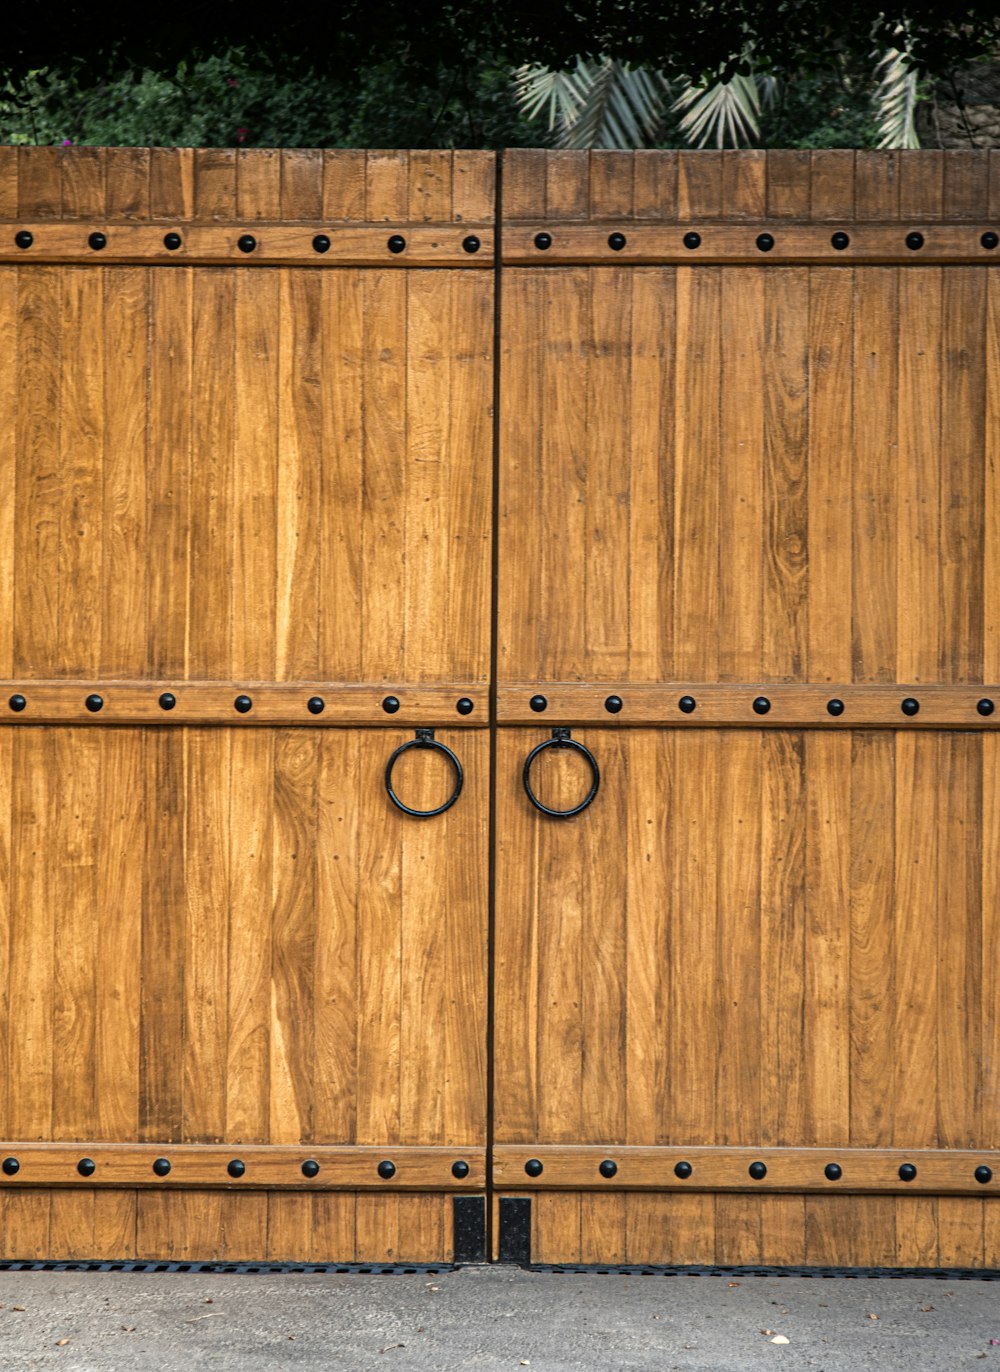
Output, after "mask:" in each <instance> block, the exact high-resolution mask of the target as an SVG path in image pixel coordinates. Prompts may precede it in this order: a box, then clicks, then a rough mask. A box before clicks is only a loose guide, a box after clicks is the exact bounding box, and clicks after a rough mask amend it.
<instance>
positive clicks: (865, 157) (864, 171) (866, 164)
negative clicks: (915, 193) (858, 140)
mask: <svg viewBox="0 0 1000 1372" xmlns="http://www.w3.org/2000/svg"><path fill="white" fill-rule="evenodd" d="M899 163H900V154H899V153H897V152H874V151H870V150H868V149H861V150H859V151H858V152H856V153H855V154H854V179H855V193H854V196H855V198H854V213H855V215H856V216H857V218H858V219H882V220H886V219H890V220H891V219H898V217H899Z"/></svg>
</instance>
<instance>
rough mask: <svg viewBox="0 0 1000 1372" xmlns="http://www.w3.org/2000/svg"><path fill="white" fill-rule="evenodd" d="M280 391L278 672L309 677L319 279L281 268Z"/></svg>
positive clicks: (314, 631)
mask: <svg viewBox="0 0 1000 1372" xmlns="http://www.w3.org/2000/svg"><path fill="white" fill-rule="evenodd" d="M278 356H279V390H278V468H277V554H276V556H277V565H276V573H277V604H276V624H275V675H276V677H277V679H278V680H279V681H287V680H293V681H294V680H296V679H299V680H301V679H302V678H305V679H307V680H308V679H309V678H310V677H314V676H315V675H316V671H317V667H318V655H319V644H318V627H319V614H318V610H317V604H318V601H319V585H318V579H317V578H318V568H319V559H318V553H317V529H318V518H319V493H320V485H319V469H320V462H321V454H322V446H321V445H322V441H323V418H322V415H323V408H322V406H323V391H322V382H321V377H320V367H321V361H322V353H321V350H320V281H319V278H318V277H317V275H316V274H315V273H309V272H295V271H283V272H282V273H281V321H280V342H279V345H278Z"/></svg>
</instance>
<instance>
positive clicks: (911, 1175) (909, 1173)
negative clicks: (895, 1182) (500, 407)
mask: <svg viewBox="0 0 1000 1372" xmlns="http://www.w3.org/2000/svg"><path fill="white" fill-rule="evenodd" d="M916 1179H917V1169H916V1168H915V1167H914V1165H913V1163H912V1162H904V1163H903V1164H902V1165H901V1166H900V1169H899V1180H900V1181H916Z"/></svg>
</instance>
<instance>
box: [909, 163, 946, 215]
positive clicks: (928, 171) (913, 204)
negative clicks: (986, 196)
mask: <svg viewBox="0 0 1000 1372" xmlns="http://www.w3.org/2000/svg"><path fill="white" fill-rule="evenodd" d="M943 197H944V153H942V152H940V151H939V150H937V149H930V148H929V149H926V150H924V149H921V151H919V152H909V153H907V155H906V156H905V157H904V158H902V160H901V161H900V164H899V217H900V219H904V220H907V219H908V220H910V221H911V222H919V221H924V222H927V221H930V220H935V219H940V218H941V216H942V212H943V211H944V210H945V208H947V212H948V213H949V214H950V213H951V206H950V205H949V204H948V202H947V201H946V200H944V198H943Z"/></svg>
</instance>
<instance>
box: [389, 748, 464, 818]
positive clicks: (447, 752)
mask: <svg viewBox="0 0 1000 1372" xmlns="http://www.w3.org/2000/svg"><path fill="white" fill-rule="evenodd" d="M411 748H429V749H431V750H432V751H433V752H435V753H443V754H444V756H445V757H446V758H447V759H448V761H449V762H450V763H451V765H452V766H453V767H454V769H455V789H454V790H453V791H452V793H451V795H450V796H449V797H448V799H447V800H446V801H445V803H444V804H443V805H439V806H438V807H437V808H436V809H434V810H414V809H411V807H410V806H409V805H406V804H404V803H403V801H401V800H400V798H399V796H397V795H396V792H395V791H394V790H393V789H392V769H393V768H394V767H395V765H396V763H397V762H398V761H399V759H400V758H401V757H402V756H403V754H404V753H408V752H409V751H410V749H411ZM464 783H465V773H464V772H463V771H462V764H461V763H460V762H459V760H458V758H457V757H456V756H455V754H454V753H453V752H452V751H451V749H450V748H446V747H445V745H444V744H443V743H438V741H437V740H436V739H435V737H434V730H433V729H418V730H417V731H416V733H415V734H414V736H413V738H411V739H408V740H407V742H406V743H401V744H400V745H399V747H398V748H397V749H396V751H395V752H394V753H393V755H392V757H391V758H390V759H389V761H388V762H387V763H386V764H385V789H386V793H387V795H388V797H389V799H390V800H391V801H392V803H393V805H395V807H396V809H397V810H401V811H402V812H403V814H404V815H412V816H413V818H414V819H433V818H434V816H435V815H443V814H444V812H445V810H450V809H451V807H452V806H453V805H454V804H455V801H456V800H457V799H458V798H459V796H460V795H461V794H462V786H463V785H464Z"/></svg>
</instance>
